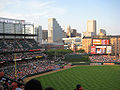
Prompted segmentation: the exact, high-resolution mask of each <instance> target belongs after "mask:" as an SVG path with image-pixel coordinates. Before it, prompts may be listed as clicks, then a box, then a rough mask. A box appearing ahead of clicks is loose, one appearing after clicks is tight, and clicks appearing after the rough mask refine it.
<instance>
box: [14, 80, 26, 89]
mask: <svg viewBox="0 0 120 90" xmlns="http://www.w3.org/2000/svg"><path fill="white" fill-rule="evenodd" d="M18 82H19V83H18V88H16V89H15V90H23V89H24V86H23V83H24V82H23V80H22V79H20V78H19V79H18Z"/></svg>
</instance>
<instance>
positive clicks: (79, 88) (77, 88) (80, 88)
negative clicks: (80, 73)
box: [74, 84, 83, 90]
mask: <svg viewBox="0 0 120 90" xmlns="http://www.w3.org/2000/svg"><path fill="white" fill-rule="evenodd" d="M74 90H83V88H82V86H81V85H80V84H77V85H76V89H74Z"/></svg>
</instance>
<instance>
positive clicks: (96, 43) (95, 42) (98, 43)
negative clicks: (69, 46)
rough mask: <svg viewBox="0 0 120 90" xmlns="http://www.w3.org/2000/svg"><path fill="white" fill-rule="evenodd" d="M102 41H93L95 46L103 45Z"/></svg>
mask: <svg viewBox="0 0 120 90" xmlns="http://www.w3.org/2000/svg"><path fill="white" fill-rule="evenodd" d="M101 43H102V42H101V39H93V45H101Z"/></svg>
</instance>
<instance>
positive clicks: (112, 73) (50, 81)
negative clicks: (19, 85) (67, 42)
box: [36, 66, 120, 90]
mask: <svg viewBox="0 0 120 90" xmlns="http://www.w3.org/2000/svg"><path fill="white" fill-rule="evenodd" d="M36 79H38V80H40V82H41V83H42V86H43V88H46V87H49V86H51V87H54V88H55V90H74V88H75V87H76V85H77V84H81V85H82V87H83V88H84V90H120V66H78V67H73V68H71V69H67V70H63V71H58V72H55V73H52V74H49V75H45V76H40V77H38V78H36Z"/></svg>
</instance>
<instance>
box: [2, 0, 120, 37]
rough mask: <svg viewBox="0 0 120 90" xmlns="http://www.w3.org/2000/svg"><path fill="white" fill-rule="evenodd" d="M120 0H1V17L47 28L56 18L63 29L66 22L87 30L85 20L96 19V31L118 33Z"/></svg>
mask: <svg viewBox="0 0 120 90" xmlns="http://www.w3.org/2000/svg"><path fill="white" fill-rule="evenodd" d="M119 9H120V0H0V17H4V18H12V19H22V20H25V21H26V22H30V23H32V24H34V25H35V26H38V25H40V26H42V28H43V29H46V30H47V29H48V18H56V20H57V21H58V23H59V24H60V25H61V27H62V28H63V29H66V28H67V26H68V25H70V26H71V28H72V29H77V31H78V32H80V33H82V32H86V31H87V20H96V22H97V32H99V29H105V30H106V32H107V34H108V35H119V34H120V27H119V26H120V23H119V22H120V10H119Z"/></svg>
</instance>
